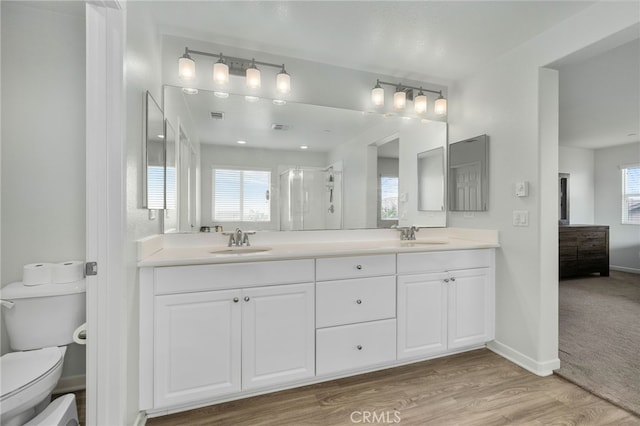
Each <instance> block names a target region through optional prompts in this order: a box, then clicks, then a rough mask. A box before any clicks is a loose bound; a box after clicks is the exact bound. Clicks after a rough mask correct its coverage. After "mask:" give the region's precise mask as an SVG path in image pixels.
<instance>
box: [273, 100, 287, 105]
mask: <svg viewBox="0 0 640 426" xmlns="http://www.w3.org/2000/svg"><path fill="white" fill-rule="evenodd" d="M286 103H287V101H285V100H282V99H274V100H273V104H274V105H278V106H280V105H285V104H286Z"/></svg>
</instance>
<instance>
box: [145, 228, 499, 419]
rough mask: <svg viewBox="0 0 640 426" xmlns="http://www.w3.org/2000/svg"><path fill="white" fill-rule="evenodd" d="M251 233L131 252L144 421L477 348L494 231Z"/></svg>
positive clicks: (173, 240)
mask: <svg viewBox="0 0 640 426" xmlns="http://www.w3.org/2000/svg"><path fill="white" fill-rule="evenodd" d="M416 238H417V239H416V240H400V239H399V238H398V232H397V231H394V230H354V231H313V232H304V231H302V232H294V233H291V232H258V233H257V234H256V235H252V236H251V245H249V246H241V247H228V246H227V238H226V237H225V236H222V235H220V234H187V235H185V234H175V235H169V234H167V235H159V236H154V237H151V238H148V239H145V240H144V241H141V242H140V243H139V258H140V262H139V264H138V266H139V268H140V408H141V409H142V410H145V411H146V412H147V414H148V415H149V416H150V417H154V416H159V415H164V414H169V413H172V412H178V411H183V410H187V409H191V408H196V407H200V406H205V405H211V404H215V403H219V402H223V401H228V400H233V399H239V398H244V397H248V396H252V395H258V394H262V393H268V392H273V391H277V390H282V389H286V388H292V387H297V386H302V385H306V384H311V383H316V382H321V381H326V380H330V379H335V378H339V377H345V376H351V375H354V374H360V373H363V372H367V371H373V370H378V369H383V368H389V367H393V366H397V365H401V364H406V363H411V362H416V361H420V360H425V359H429V358H433V357H440V356H444V355H448V354H452V353H456V352H461V351H465V350H470V349H475V348H478V347H482V346H484V344H485V343H486V342H488V341H491V340H493V338H494V299H495V295H494V294H495V282H494V257H495V254H494V251H495V248H496V247H498V240H497V232H495V231H483V230H471V229H457V228H430V229H423V230H422V231H421V232H419V233H417V235H416Z"/></svg>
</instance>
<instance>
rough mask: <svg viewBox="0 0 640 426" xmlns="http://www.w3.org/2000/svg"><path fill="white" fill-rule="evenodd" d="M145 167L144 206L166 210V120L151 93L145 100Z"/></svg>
mask: <svg viewBox="0 0 640 426" xmlns="http://www.w3.org/2000/svg"><path fill="white" fill-rule="evenodd" d="M145 111H146V114H145V117H146V123H145V141H144V148H145V149H144V151H145V154H146V155H145V156H144V158H145V162H146V164H145V167H144V170H146V176H145V179H144V180H143V181H144V182H145V184H146V188H145V190H144V191H143V194H144V200H143V205H144V206H145V207H146V208H148V209H154V210H162V209H164V208H165V198H164V195H165V187H164V185H165V134H164V118H163V116H162V110H161V109H160V106H158V103H157V102H156V101H155V99H153V97H152V96H151V94H150V93H149V92H147V93H146V99H145Z"/></svg>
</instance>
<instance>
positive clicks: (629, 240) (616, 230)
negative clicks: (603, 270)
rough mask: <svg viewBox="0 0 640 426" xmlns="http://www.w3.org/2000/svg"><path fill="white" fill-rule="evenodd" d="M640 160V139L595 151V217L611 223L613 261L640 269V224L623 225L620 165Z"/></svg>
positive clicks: (622, 267) (619, 266)
mask: <svg viewBox="0 0 640 426" xmlns="http://www.w3.org/2000/svg"><path fill="white" fill-rule="evenodd" d="M633 163H636V164H638V163H640V142H637V143H633V144H627V145H620V146H616V147H612V148H603V149H598V150H596V151H595V181H596V184H595V219H596V223H597V224H598V225H609V264H610V265H611V267H612V268H615V269H620V270H626V271H630V272H637V273H640V225H622V223H621V222H622V173H621V171H620V166H622V165H628V164H633Z"/></svg>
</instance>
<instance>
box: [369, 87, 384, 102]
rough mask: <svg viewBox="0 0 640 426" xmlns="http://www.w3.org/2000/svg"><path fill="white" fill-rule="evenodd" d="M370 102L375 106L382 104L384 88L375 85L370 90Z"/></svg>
mask: <svg viewBox="0 0 640 426" xmlns="http://www.w3.org/2000/svg"><path fill="white" fill-rule="evenodd" d="M371 102H373V104H374V105H375V106H382V105H384V89H383V88H382V87H380V86H376V87H374V88H373V89H372V90H371Z"/></svg>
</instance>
